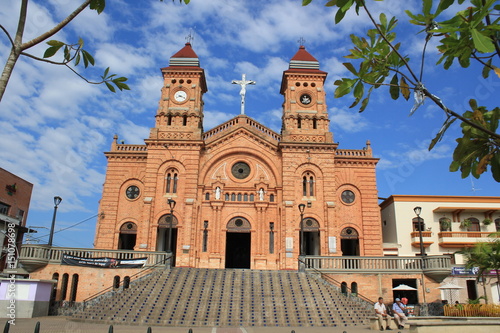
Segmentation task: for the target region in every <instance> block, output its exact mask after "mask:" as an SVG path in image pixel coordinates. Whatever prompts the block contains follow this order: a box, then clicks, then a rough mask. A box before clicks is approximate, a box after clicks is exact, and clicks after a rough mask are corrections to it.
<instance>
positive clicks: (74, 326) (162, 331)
mask: <svg viewBox="0 0 500 333" xmlns="http://www.w3.org/2000/svg"><path fill="white" fill-rule="evenodd" d="M6 320H7V319H3V320H1V321H0V323H1V325H0V330H3V327H4V325H5V322H6ZM37 321H39V322H40V333H107V332H108V330H109V325H108V324H91V323H81V322H74V321H70V320H68V319H67V317H56V316H54V317H38V318H29V319H16V321H15V325H11V327H10V331H9V333H33V331H34V329H35V325H36V322H37ZM151 328H152V333H167V332H168V333H187V332H188V331H189V327H162V326H152V327H151ZM192 330H193V333H290V332H291V331H292V330H293V331H295V333H306V332H307V333H344V332H345V333H370V332H373V331H370V329H369V328H368V326H360V327H342V328H336V327H241V328H234V327H231V328H227V327H226V328H216V327H213V328H212V327H193V328H192ZM113 332H114V333H122V332H123V333H125V332H128V333H130V332H135V333H146V332H147V327H146V326H125V325H114V326H113ZM393 332H395V333H397V332H398V331H396V330H394V331H393Z"/></svg>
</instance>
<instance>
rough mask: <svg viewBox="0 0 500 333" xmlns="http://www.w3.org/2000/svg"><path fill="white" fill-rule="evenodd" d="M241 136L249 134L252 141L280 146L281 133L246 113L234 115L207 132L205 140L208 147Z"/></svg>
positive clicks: (274, 146)
mask: <svg viewBox="0 0 500 333" xmlns="http://www.w3.org/2000/svg"><path fill="white" fill-rule="evenodd" d="M239 136H248V137H249V138H251V140H252V141H256V142H260V143H262V144H265V145H268V146H270V147H273V148H274V149H277V148H278V144H279V142H280V140H281V135H279V134H278V133H276V132H274V131H273V130H271V129H269V128H268V127H266V126H264V125H262V124H260V123H259V122H257V121H255V120H253V119H252V118H250V117H248V116H246V115H239V116H237V117H234V118H233V119H231V120H228V121H226V122H225V123H223V124H221V125H219V126H216V127H214V128H212V129H211V130H209V131H207V132H205V133H204V134H203V140H204V141H205V146H206V147H207V148H208V147H210V146H213V145H218V144H219V143H221V142H223V141H226V140H229V139H235V138H236V137H239Z"/></svg>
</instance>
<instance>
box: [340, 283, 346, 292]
mask: <svg viewBox="0 0 500 333" xmlns="http://www.w3.org/2000/svg"><path fill="white" fill-rule="evenodd" d="M340 292H341V293H342V294H347V282H345V281H344V282H342V283H341V284H340Z"/></svg>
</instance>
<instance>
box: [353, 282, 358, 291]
mask: <svg viewBox="0 0 500 333" xmlns="http://www.w3.org/2000/svg"><path fill="white" fill-rule="evenodd" d="M351 293H353V294H357V293H358V284H357V283H356V282H352V283H351Z"/></svg>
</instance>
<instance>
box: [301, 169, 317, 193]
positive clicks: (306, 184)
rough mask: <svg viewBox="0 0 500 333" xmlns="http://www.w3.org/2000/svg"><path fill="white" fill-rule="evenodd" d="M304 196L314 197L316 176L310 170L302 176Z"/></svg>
mask: <svg viewBox="0 0 500 333" xmlns="http://www.w3.org/2000/svg"><path fill="white" fill-rule="evenodd" d="M302 196H304V197H307V196H310V197H314V176H312V175H311V174H309V172H308V173H307V174H306V175H305V176H303V177H302Z"/></svg>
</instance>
